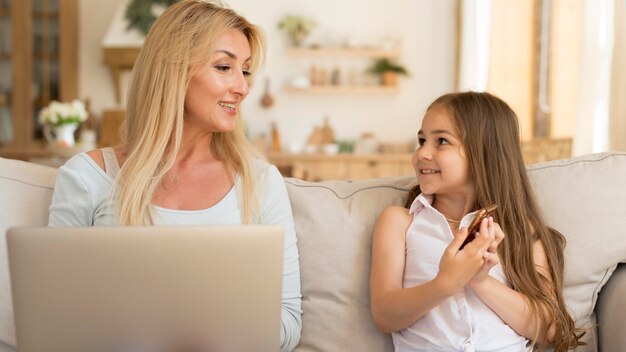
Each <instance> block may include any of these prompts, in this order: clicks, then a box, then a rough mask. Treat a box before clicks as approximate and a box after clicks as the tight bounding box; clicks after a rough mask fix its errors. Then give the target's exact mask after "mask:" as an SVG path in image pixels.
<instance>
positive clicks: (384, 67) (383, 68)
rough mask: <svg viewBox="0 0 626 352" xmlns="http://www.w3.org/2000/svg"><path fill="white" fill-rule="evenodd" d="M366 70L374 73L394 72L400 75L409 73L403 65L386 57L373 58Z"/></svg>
mask: <svg viewBox="0 0 626 352" xmlns="http://www.w3.org/2000/svg"><path fill="white" fill-rule="evenodd" d="M367 72H369V73H376V74H383V73H385V72H395V73H397V74H400V75H407V76H408V75H409V72H408V71H407V70H406V69H405V68H404V66H402V65H400V64H398V63H396V62H394V61H392V60H391V59H389V58H386V57H383V58H380V59H376V60H374V63H373V64H372V66H370V68H369V69H368V70H367Z"/></svg>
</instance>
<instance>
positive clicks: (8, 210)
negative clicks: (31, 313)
mask: <svg viewBox="0 0 626 352" xmlns="http://www.w3.org/2000/svg"><path fill="white" fill-rule="evenodd" d="M56 171H57V169H55V168H52V167H48V166H42V165H37V164H33V163H27V162H24V161H18V160H11V159H3V158H0V194H1V195H2V201H1V202H0V234H1V236H0V342H4V343H6V344H8V345H11V346H15V328H14V325H13V303H12V299H11V289H10V286H9V270H8V260H7V249H6V236H5V233H6V230H7V229H8V228H9V227H13V226H38V225H46V224H47V223H48V206H49V205H50V200H51V199H52V189H53V187H54V177H55V175H56Z"/></svg>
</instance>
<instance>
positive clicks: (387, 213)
mask: <svg viewBox="0 0 626 352" xmlns="http://www.w3.org/2000/svg"><path fill="white" fill-rule="evenodd" d="M412 220H413V217H412V216H411V214H410V213H409V209H407V208H405V207H402V206H399V205H392V206H389V207H387V208H385V209H384V210H383V211H382V212H381V213H380V215H379V216H378V220H377V222H376V223H377V226H382V227H391V228H402V229H408V227H409V225H410V224H411V221H412Z"/></svg>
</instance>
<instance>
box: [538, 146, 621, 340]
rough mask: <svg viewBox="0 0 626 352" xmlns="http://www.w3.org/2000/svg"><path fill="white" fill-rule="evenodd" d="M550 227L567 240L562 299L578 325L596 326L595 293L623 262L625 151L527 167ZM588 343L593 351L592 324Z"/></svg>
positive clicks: (596, 294) (596, 295)
mask: <svg viewBox="0 0 626 352" xmlns="http://www.w3.org/2000/svg"><path fill="white" fill-rule="evenodd" d="M528 174H529V177H530V179H531V182H532V184H533V187H534V190H535V193H536V195H537V198H538V200H539V205H540V207H541V208H542V210H543V214H544V216H545V219H546V222H547V223H548V226H550V227H552V228H554V229H556V230H558V231H559V232H561V233H562V234H563V235H564V236H565V237H566V239H567V246H566V248H565V279H564V281H565V283H564V296H565V302H566V303H567V305H568V308H569V309H570V311H571V314H572V316H573V317H574V319H575V320H576V321H577V325H579V326H586V327H592V326H595V321H596V320H595V313H594V309H595V304H596V300H597V298H598V293H599V292H600V290H601V289H602V286H604V284H605V283H606V281H607V280H608V279H609V277H610V276H611V274H612V273H613V271H614V270H615V268H616V267H617V264H618V263H624V262H626V240H625V236H626V187H625V186H626V154H622V153H601V154H592V155H586V156H582V157H578V158H573V159H567V160H559V161H552V162H547V163H541V164H535V165H531V166H529V167H528ZM585 341H586V342H588V343H589V345H588V346H584V347H581V348H579V349H577V351H596V344H597V342H596V341H597V337H596V331H595V329H591V330H590V331H589V332H588V333H587V336H586V337H585Z"/></svg>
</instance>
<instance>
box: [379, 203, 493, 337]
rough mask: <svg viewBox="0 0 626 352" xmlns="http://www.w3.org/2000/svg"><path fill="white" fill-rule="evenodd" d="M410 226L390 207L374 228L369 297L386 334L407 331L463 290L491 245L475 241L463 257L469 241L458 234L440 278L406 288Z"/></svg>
mask: <svg viewBox="0 0 626 352" xmlns="http://www.w3.org/2000/svg"><path fill="white" fill-rule="evenodd" d="M411 220H412V217H411V215H410V214H409V213H408V210H407V209H405V208H402V207H398V206H392V207H389V208H387V209H385V210H384V211H383V212H382V213H381V215H380V216H379V218H378V221H377V223H376V229H375V231H374V239H373V244H372V268H371V272H370V296H371V311H372V318H373V320H374V323H376V326H377V327H378V328H379V329H380V330H381V331H383V332H393V331H399V330H402V329H405V328H407V327H408V326H410V325H411V324H413V323H414V322H416V321H417V320H419V319H420V318H421V317H423V316H424V315H426V314H427V313H428V312H429V311H430V310H431V309H433V308H434V307H436V306H437V305H439V304H440V303H441V302H443V301H444V300H445V299H447V298H448V297H450V296H451V295H453V294H454V293H455V292H457V291H458V290H460V289H461V288H462V287H463V286H464V285H465V284H466V283H467V282H468V281H469V280H470V279H471V278H472V277H473V276H474V275H475V274H476V272H477V271H478V270H479V269H480V268H481V266H482V265H483V262H484V260H483V253H484V252H485V251H486V250H487V248H488V247H489V244H490V243H491V240H492V239H493V238H487V237H484V236H483V237H477V239H476V240H474V241H472V242H471V243H470V244H468V245H467V246H466V247H465V248H464V249H463V250H462V251H459V247H460V246H461V244H462V243H463V241H464V240H465V238H466V237H467V230H466V229H462V230H460V231H459V232H457V234H456V236H455V238H454V240H453V241H452V242H451V243H450V245H449V246H448V247H447V248H446V250H445V252H444V253H443V255H442V259H441V262H440V264H439V273H438V274H437V276H436V277H435V278H434V279H433V280H431V281H428V282H425V283H423V284H421V285H417V286H414V287H409V288H403V275H404V266H405V253H406V233H407V230H408V228H409V225H410V223H411Z"/></svg>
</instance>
